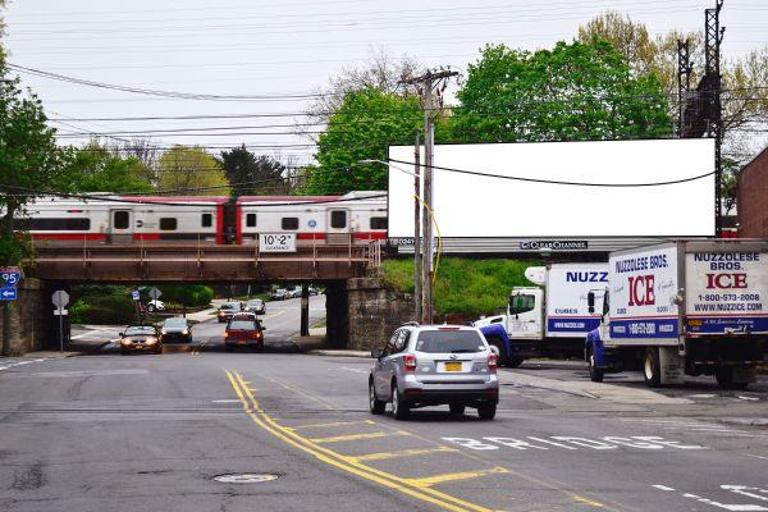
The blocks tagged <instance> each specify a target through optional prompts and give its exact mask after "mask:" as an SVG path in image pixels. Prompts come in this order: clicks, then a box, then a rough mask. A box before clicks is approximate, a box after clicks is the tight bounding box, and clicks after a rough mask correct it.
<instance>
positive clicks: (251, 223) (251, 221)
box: [245, 213, 256, 228]
mask: <svg viewBox="0 0 768 512" xmlns="http://www.w3.org/2000/svg"><path fill="white" fill-rule="evenodd" d="M245 226H246V227H249V228H255V227H256V214H255V213H248V214H246V215H245Z"/></svg>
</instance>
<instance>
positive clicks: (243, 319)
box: [224, 313, 265, 351]
mask: <svg viewBox="0 0 768 512" xmlns="http://www.w3.org/2000/svg"><path fill="white" fill-rule="evenodd" d="M264 330H265V328H264V327H262V325H261V322H260V321H259V319H258V318H256V315H254V314H253V313H239V314H237V315H235V316H233V317H232V320H230V321H229V323H228V324H227V328H226V329H225V330H224V348H225V349H226V350H228V351H230V350H234V349H235V347H254V348H255V349H256V350H258V351H261V350H263V349H264V332H263V331H264Z"/></svg>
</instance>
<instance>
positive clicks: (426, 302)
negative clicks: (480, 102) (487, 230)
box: [408, 70, 458, 324]
mask: <svg viewBox="0 0 768 512" xmlns="http://www.w3.org/2000/svg"><path fill="white" fill-rule="evenodd" d="M456 75H458V73H457V72H456V71H451V70H440V71H436V72H432V71H427V72H426V73H424V74H423V75H421V76H418V77H415V78H412V79H410V80H408V83H412V84H420V91H421V97H422V106H423V108H424V174H423V175H424V194H423V200H424V210H426V211H424V212H423V215H422V222H423V226H424V229H423V232H424V248H423V257H422V261H423V273H422V275H423V289H422V294H423V298H422V311H421V313H422V318H421V323H423V324H431V323H432V322H433V319H434V308H433V304H434V303H433V299H432V278H433V270H432V258H433V252H434V250H433V241H432V223H433V222H434V219H433V217H434V198H433V197H432V171H433V166H434V150H435V117H436V116H437V115H438V113H439V111H440V104H439V101H437V100H438V99H439V98H440V93H441V92H442V91H443V90H444V89H445V84H446V81H447V80H448V79H449V78H451V77H453V76H456Z"/></svg>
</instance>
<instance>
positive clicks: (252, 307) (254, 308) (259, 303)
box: [245, 299, 267, 315]
mask: <svg viewBox="0 0 768 512" xmlns="http://www.w3.org/2000/svg"><path fill="white" fill-rule="evenodd" d="M245 310H246V311H250V312H251V313H256V314H257V315H264V314H266V312H267V305H266V304H264V301H263V300H261V299H251V300H249V301H248V302H246V303H245Z"/></svg>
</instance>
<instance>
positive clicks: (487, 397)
mask: <svg viewBox="0 0 768 512" xmlns="http://www.w3.org/2000/svg"><path fill="white" fill-rule="evenodd" d="M371 356H372V357H374V358H375V359H376V362H375V363H374V365H373V368H372V369H371V373H370V377H369V379H368V399H369V405H370V409H371V413H372V414H382V413H383V412H384V409H385V407H386V404H387V403H388V402H391V403H392V413H393V414H394V416H395V418H397V419H405V418H407V417H408V415H409V413H410V410H411V409H412V408H416V407H426V406H430V405H440V404H448V405H449V406H450V409H451V413H453V414H456V415H461V414H464V409H465V408H466V407H473V408H476V409H477V412H478V415H479V416H480V418H481V419H486V420H490V419H493V418H494V417H495V416H496V405H497V404H498V401H499V380H498V377H497V375H496V369H497V365H498V355H497V354H496V353H495V352H494V351H492V350H491V348H490V346H489V345H488V343H487V342H486V340H485V338H484V337H483V335H482V334H481V333H480V331H479V330H478V329H475V328H474V327H464V326H449V325H425V326H419V325H415V324H414V325H410V324H409V325H404V326H403V327H401V328H399V329H397V330H396V331H395V332H394V334H392V337H391V338H390V339H389V341H388V342H387V344H386V346H385V347H384V349H383V350H379V349H377V348H374V349H373V350H372V351H371Z"/></svg>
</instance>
